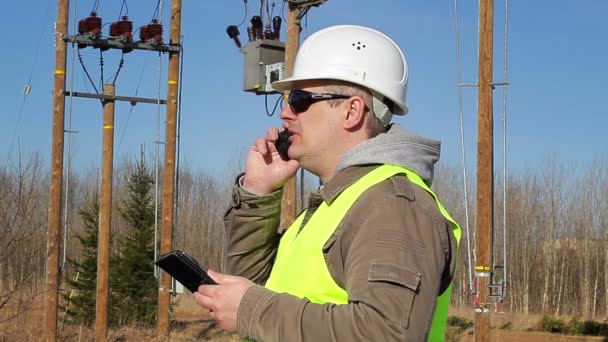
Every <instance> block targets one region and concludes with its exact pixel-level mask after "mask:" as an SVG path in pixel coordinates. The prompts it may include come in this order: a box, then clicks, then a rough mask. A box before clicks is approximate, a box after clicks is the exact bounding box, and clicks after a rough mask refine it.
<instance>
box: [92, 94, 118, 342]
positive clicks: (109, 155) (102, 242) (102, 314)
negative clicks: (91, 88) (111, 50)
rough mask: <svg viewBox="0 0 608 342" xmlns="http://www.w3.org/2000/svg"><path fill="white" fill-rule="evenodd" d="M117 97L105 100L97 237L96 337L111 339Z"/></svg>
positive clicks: (102, 339) (97, 338)
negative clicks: (109, 298)
mask: <svg viewBox="0 0 608 342" xmlns="http://www.w3.org/2000/svg"><path fill="white" fill-rule="evenodd" d="M103 94H104V95H106V96H111V97H113V96H114V94H115V88H114V85H113V84H105V85H104V86H103ZM114 107H115V106H114V100H103V147H102V156H101V203H100V206H99V237H98V240H97V298H96V302H95V303H96V307H95V338H96V340H97V341H105V340H107V338H108V289H109V286H108V284H109V278H110V276H109V274H110V227H111V225H112V182H113V177H112V171H113V169H114Z"/></svg>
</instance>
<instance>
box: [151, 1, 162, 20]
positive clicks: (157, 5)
mask: <svg viewBox="0 0 608 342" xmlns="http://www.w3.org/2000/svg"><path fill="white" fill-rule="evenodd" d="M160 1H161V0H158V1H157V2H156V9H155V10H154V14H153V15H152V20H154V19H158V17H159V15H160V12H159V9H160ZM152 20H150V21H152Z"/></svg>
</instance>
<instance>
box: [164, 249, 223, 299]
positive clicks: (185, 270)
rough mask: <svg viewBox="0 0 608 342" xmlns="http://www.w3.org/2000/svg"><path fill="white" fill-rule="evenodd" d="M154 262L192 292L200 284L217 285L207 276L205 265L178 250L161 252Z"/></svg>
mask: <svg viewBox="0 0 608 342" xmlns="http://www.w3.org/2000/svg"><path fill="white" fill-rule="evenodd" d="M154 263H155V264H156V265H157V266H158V267H160V268H162V269H163V270H164V271H165V272H167V273H169V275H170V276H172V277H173V278H175V280H177V281H179V282H180V283H181V284H182V285H184V287H186V288H187V289H188V290H190V292H192V293H194V292H196V291H197V290H198V287H199V286H200V285H217V283H216V282H215V281H214V280H213V279H211V277H209V275H208V274H207V269H206V268H205V267H203V266H201V265H200V264H199V263H198V262H197V261H196V259H194V258H193V257H191V256H190V255H188V254H186V253H184V252H182V251H180V250H174V251H172V252H169V253H167V254H162V255H161V256H159V257H158V259H156V261H155V262H154Z"/></svg>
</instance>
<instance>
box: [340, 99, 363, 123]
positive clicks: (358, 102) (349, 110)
mask: <svg viewBox="0 0 608 342" xmlns="http://www.w3.org/2000/svg"><path fill="white" fill-rule="evenodd" d="M346 104H347V107H346V108H345V110H346V115H345V116H344V128H346V129H348V130H352V129H357V128H360V127H362V126H363V123H364V122H365V114H366V112H365V101H363V98H362V97H361V96H353V97H351V98H349V99H348V100H347V101H346Z"/></svg>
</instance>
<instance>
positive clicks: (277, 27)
mask: <svg viewBox="0 0 608 342" xmlns="http://www.w3.org/2000/svg"><path fill="white" fill-rule="evenodd" d="M281 22H282V20H281V17H279V16H276V17H274V18H272V28H273V29H274V40H281Z"/></svg>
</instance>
